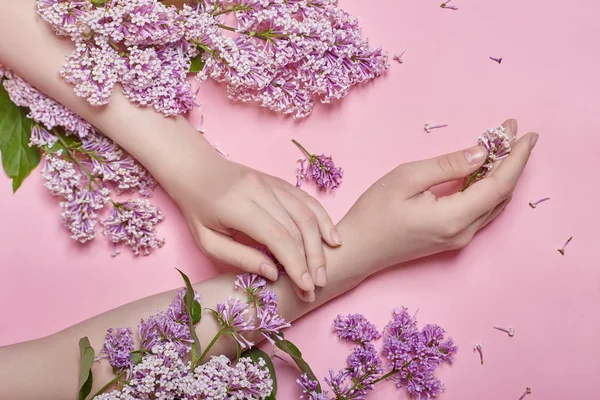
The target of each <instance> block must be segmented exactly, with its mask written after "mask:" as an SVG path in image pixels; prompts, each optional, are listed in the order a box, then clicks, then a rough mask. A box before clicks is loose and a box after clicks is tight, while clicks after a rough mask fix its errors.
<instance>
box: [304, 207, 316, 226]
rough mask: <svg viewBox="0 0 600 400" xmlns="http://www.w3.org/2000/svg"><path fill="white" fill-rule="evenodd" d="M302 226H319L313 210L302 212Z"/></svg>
mask: <svg viewBox="0 0 600 400" xmlns="http://www.w3.org/2000/svg"><path fill="white" fill-rule="evenodd" d="M300 224H301V225H303V226H307V225H316V224H317V216H316V215H315V214H314V213H313V212H312V211H311V210H309V209H305V210H303V211H302V212H301V215H300Z"/></svg>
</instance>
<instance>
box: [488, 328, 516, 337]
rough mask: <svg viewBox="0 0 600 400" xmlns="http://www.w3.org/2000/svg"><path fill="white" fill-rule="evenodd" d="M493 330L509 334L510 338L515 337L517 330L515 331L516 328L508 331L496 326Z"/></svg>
mask: <svg viewBox="0 0 600 400" xmlns="http://www.w3.org/2000/svg"><path fill="white" fill-rule="evenodd" d="M493 328H494V329H496V330H499V331H501V332H505V333H508V336H510V337H513V336H515V330H514V328H508V329H506V328H501V327H499V326H494V327H493Z"/></svg>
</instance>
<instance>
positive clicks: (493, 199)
mask: <svg viewBox="0 0 600 400" xmlns="http://www.w3.org/2000/svg"><path fill="white" fill-rule="evenodd" d="M537 139H538V134H537V133H528V134H527V135H525V136H523V137H522V138H521V139H519V140H518V141H517V142H516V143H514V144H513V146H512V151H511V153H510V155H509V156H508V157H506V158H505V159H504V160H503V161H502V163H501V164H500V165H499V166H498V167H497V168H496V171H495V172H494V173H493V174H490V176H486V177H484V178H483V179H482V180H480V181H478V182H475V183H474V184H473V185H472V186H471V187H469V188H468V189H467V190H466V191H464V192H460V193H455V194H453V195H451V196H448V197H446V198H443V199H440V200H443V201H444V203H446V204H447V205H449V206H450V207H452V208H453V212H455V213H456V215H457V218H458V219H459V220H462V221H465V222H466V223H467V225H468V224H470V223H472V222H473V221H475V220H476V219H477V218H479V217H480V216H482V215H484V214H486V213H488V212H490V211H491V210H493V209H494V208H495V207H496V206H497V205H498V204H500V203H502V202H503V201H504V200H506V199H508V198H509V197H510V196H511V194H512V192H513V190H514V188H515V185H516V184H517V181H518V180H519V178H520V177H521V173H522V172H523V169H524V168H525V165H526V164H527V161H528V160H529V156H530V154H531V150H532V149H533V147H534V146H535V144H536V142H537Z"/></svg>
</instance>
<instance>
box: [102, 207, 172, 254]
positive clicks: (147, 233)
mask: <svg viewBox="0 0 600 400" xmlns="http://www.w3.org/2000/svg"><path fill="white" fill-rule="evenodd" d="M163 218H164V217H163V214H162V212H161V211H160V210H159V209H157V208H156V207H154V206H153V205H152V204H150V202H149V201H148V200H139V199H134V200H129V201H126V202H124V203H113V208H112V211H111V214H110V216H109V217H107V218H105V219H103V220H102V225H103V226H104V230H103V233H104V234H105V235H107V236H108V237H109V238H110V241H111V242H113V243H121V242H122V243H125V244H126V245H127V246H129V247H131V248H132V250H133V252H134V254H136V255H138V254H143V255H148V254H150V252H151V251H152V250H154V249H156V248H159V247H162V246H163V245H164V243H165V242H164V239H160V238H157V237H156V224H158V223H159V222H160V221H162V220H163Z"/></svg>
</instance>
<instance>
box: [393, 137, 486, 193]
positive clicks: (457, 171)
mask: <svg viewBox="0 0 600 400" xmlns="http://www.w3.org/2000/svg"><path fill="white" fill-rule="evenodd" d="M486 157H487V152H486V150H485V148H484V147H482V146H475V147H471V148H469V149H465V150H461V151H457V152H455V153H450V154H445V155H443V156H439V157H435V158H430V159H427V160H422V161H415V162H411V163H407V164H404V165H403V166H402V168H403V173H404V174H405V176H406V177H407V179H408V181H409V182H410V185H409V188H408V193H407V196H408V197H412V196H415V195H417V194H419V193H421V192H424V191H425V190H428V189H429V188H431V187H433V186H435V185H439V184H440V183H444V182H448V181H452V180H455V179H462V178H464V177H465V176H468V175H470V174H472V173H473V172H475V171H477V169H478V168H479V167H481V166H482V165H483V162H484V161H485V158H486Z"/></svg>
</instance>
